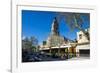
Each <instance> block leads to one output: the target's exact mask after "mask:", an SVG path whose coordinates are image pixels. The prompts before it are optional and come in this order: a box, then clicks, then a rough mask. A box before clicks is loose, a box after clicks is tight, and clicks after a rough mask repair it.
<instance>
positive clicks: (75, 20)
mask: <svg viewBox="0 0 100 73" xmlns="http://www.w3.org/2000/svg"><path fill="white" fill-rule="evenodd" d="M82 17H87V20H88V21H89V20H90V15H89V14H88V13H71V12H70V13H65V12H63V13H60V15H59V14H58V16H57V19H58V21H59V22H60V21H61V20H62V18H64V20H65V22H66V24H67V25H68V26H69V27H70V29H71V30H72V31H73V30H74V29H79V30H81V31H82V32H83V33H84V34H85V36H86V37H87V39H88V40H90V37H89V33H88V32H86V31H85V29H84V28H83V24H84V20H83V18H82Z"/></svg>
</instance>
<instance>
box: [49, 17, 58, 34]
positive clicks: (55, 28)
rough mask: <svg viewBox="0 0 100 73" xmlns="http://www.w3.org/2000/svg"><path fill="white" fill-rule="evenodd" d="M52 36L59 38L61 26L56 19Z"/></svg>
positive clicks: (52, 28)
mask: <svg viewBox="0 0 100 73" xmlns="http://www.w3.org/2000/svg"><path fill="white" fill-rule="evenodd" d="M51 35H56V36H59V24H58V21H57V18H56V17H55V18H54V20H53V23H52V27H51Z"/></svg>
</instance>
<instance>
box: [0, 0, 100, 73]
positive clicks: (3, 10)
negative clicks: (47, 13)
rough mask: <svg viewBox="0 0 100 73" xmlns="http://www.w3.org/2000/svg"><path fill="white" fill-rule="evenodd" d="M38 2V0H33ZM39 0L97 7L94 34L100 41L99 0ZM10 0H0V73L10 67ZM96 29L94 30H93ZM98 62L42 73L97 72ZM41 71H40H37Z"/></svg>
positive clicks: (99, 58)
mask: <svg viewBox="0 0 100 73" xmlns="http://www.w3.org/2000/svg"><path fill="white" fill-rule="evenodd" d="M33 1H35V2H38V1H39V0H33ZM40 2H48V3H63V4H80V5H95V6H96V7H97V9H98V10H97V11H98V12H97V13H98V15H97V18H98V19H97V20H98V22H97V23H98V25H97V24H94V25H96V26H97V30H98V32H97V35H94V36H96V37H97V39H98V41H97V42H98V43H95V44H98V45H99V43H100V41H99V40H100V33H99V31H100V22H99V21H100V20H99V19H100V14H99V13H100V8H99V7H100V2H99V0H40ZM10 28H11V27H10V0H0V73H9V72H8V70H9V69H10V65H9V64H10V40H11V39H10ZM94 31H96V30H94ZM98 45H97V46H98ZM98 56H99V57H98V61H99V62H100V47H98ZM99 69H100V63H98V67H96V68H86V69H66V70H63V71H60V70H55V71H50V72H43V73H87V72H88V73H99ZM39 73H42V72H39Z"/></svg>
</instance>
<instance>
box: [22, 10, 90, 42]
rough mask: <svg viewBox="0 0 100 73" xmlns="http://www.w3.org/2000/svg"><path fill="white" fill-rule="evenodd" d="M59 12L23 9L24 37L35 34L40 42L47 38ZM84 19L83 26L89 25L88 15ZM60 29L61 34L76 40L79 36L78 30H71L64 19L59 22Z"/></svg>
mask: <svg viewBox="0 0 100 73" xmlns="http://www.w3.org/2000/svg"><path fill="white" fill-rule="evenodd" d="M58 14H59V13H57V12H46V11H31V10H22V37H31V36H35V37H36V38H37V39H38V41H39V43H42V41H44V40H47V38H48V36H49V35H50V32H51V25H52V22H53V19H54V17H56V16H57V15H58ZM83 19H84V26H83V27H84V28H87V27H89V26H87V25H89V23H90V22H89V21H88V20H87V17H83ZM59 31H60V35H61V36H65V37H66V38H69V39H71V40H74V39H75V38H76V37H77V36H76V32H77V31H78V30H77V29H76V30H74V31H73V32H71V31H70V28H69V26H68V25H67V23H66V22H65V21H64V19H62V20H61V21H60V22H59Z"/></svg>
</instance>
